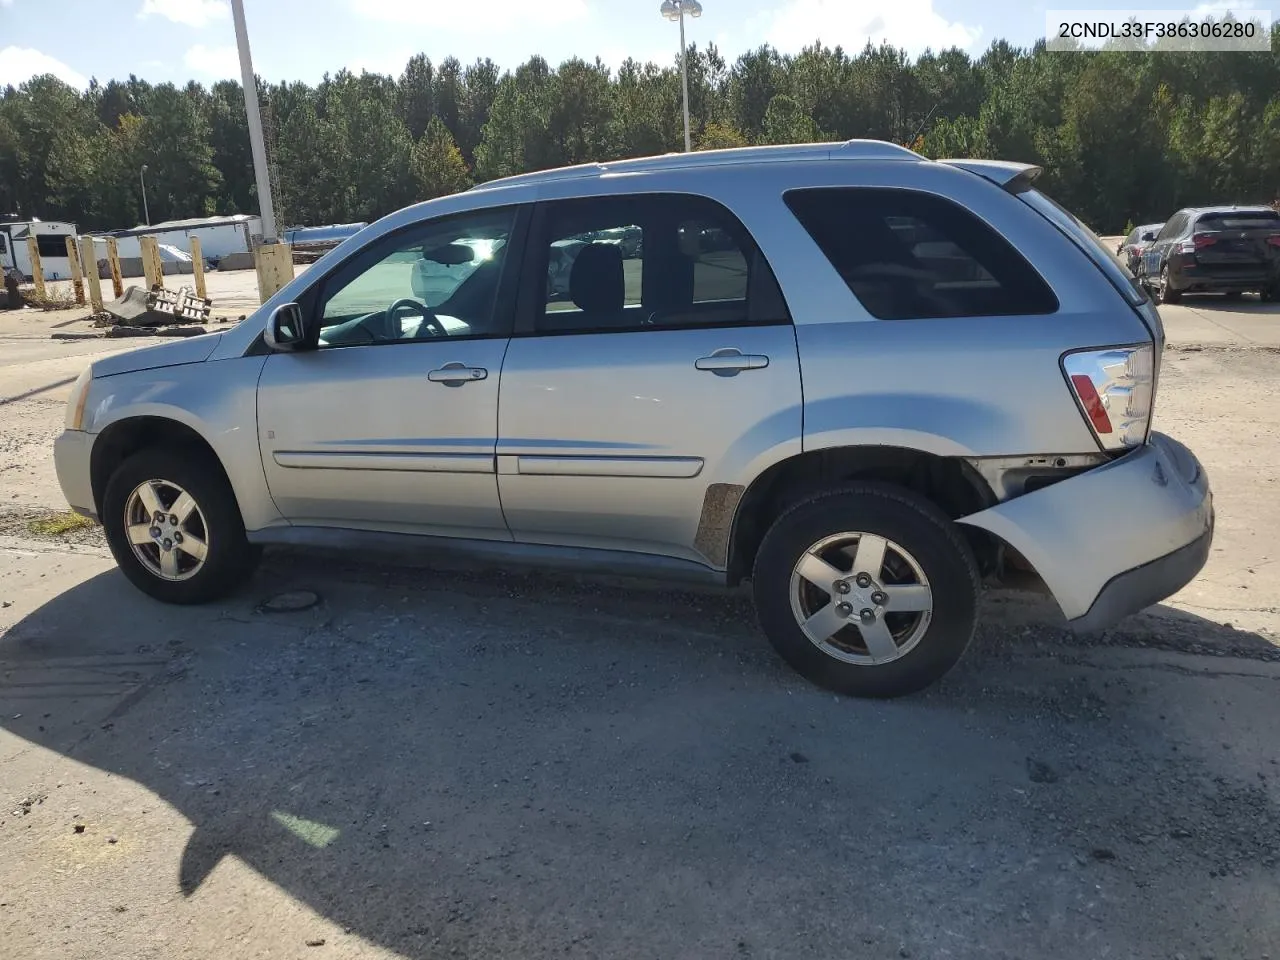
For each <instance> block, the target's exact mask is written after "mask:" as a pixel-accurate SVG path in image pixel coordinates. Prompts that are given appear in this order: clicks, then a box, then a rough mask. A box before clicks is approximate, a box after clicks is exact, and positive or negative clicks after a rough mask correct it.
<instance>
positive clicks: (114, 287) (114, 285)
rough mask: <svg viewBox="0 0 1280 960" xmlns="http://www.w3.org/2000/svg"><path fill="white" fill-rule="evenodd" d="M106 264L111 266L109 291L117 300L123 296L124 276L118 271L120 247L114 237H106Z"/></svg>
mask: <svg viewBox="0 0 1280 960" xmlns="http://www.w3.org/2000/svg"><path fill="white" fill-rule="evenodd" d="M107 266H108V267H110V268H111V292H112V293H113V294H115V298H116V299H117V300H119V299H120V298H121V297H123V296H124V277H123V276H122V275H121V271H120V247H119V246H118V245H117V244H116V238H115V237H107Z"/></svg>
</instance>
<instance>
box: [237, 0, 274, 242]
mask: <svg viewBox="0 0 1280 960" xmlns="http://www.w3.org/2000/svg"><path fill="white" fill-rule="evenodd" d="M231 19H232V20H234V21H235V27H236V49H237V50H238V51H239V53H240V80H241V82H242V83H243V84H244V109H245V113H246V114H248V117H249V146H250V148H251V149H252V150H253V176H254V179H255V180H256V181H257V183H258V207H259V211H260V212H261V214H262V242H263V243H274V242H275V240H276V212H275V207H274V206H273V205H272V203H271V179H270V177H268V175H267V146H266V142H265V141H264V139H263V136H262V114H261V113H260V112H259V111H258V84H257V81H256V80H255V79H254V75H253V59H252V58H251V57H250V56H249V31H248V29H247V28H246V27H245V23H244V0H231Z"/></svg>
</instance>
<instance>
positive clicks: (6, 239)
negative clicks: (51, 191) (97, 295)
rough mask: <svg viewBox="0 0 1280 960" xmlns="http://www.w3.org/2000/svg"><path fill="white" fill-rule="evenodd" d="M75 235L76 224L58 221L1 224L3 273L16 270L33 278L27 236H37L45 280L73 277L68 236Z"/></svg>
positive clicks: (1, 269)
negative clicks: (68, 250)
mask: <svg viewBox="0 0 1280 960" xmlns="http://www.w3.org/2000/svg"><path fill="white" fill-rule="evenodd" d="M75 236H76V225H75V224H74V223H63V222H61V221H58V220H26V221H19V222H16V223H0V272H3V271H7V270H16V271H17V272H18V273H20V274H21V275H22V278H23V279H24V280H31V279H33V275H32V269H31V254H30V253H29V252H28V250H27V238H28V237H35V238H36V249H37V250H39V251H40V266H41V268H42V269H43V272H44V278H45V279H46V280H70V279H71V261H70V260H68V259H67V237H72V238H74V237H75Z"/></svg>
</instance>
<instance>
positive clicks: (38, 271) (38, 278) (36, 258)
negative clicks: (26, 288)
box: [27, 237, 45, 300]
mask: <svg viewBox="0 0 1280 960" xmlns="http://www.w3.org/2000/svg"><path fill="white" fill-rule="evenodd" d="M27 253H28V254H30V256H31V282H32V283H34V284H35V286H36V299H37V300H43V299H44V298H45V292H44V264H43V263H41V262H40V245H39V244H37V243H36V238H35V237H27Z"/></svg>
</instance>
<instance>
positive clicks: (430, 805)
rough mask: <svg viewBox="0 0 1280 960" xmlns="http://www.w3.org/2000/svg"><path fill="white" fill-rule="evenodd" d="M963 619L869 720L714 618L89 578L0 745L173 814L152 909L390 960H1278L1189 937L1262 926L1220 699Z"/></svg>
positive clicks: (465, 587)
mask: <svg viewBox="0 0 1280 960" xmlns="http://www.w3.org/2000/svg"><path fill="white" fill-rule="evenodd" d="M303 589H305V590H313V591H315V592H316V593H317V594H318V596H319V603H317V604H316V605H315V606H313V607H311V608H309V609H305V610H300V611H297V612H292V613H269V612H264V609H263V608H262V607H261V606H260V603H261V601H262V600H264V599H265V598H267V597H269V596H271V595H273V594H276V593H279V592H281V591H290V590H303ZM988 606H989V608H991V610H992V613H993V616H992V618H991V620H992V625H991V626H989V627H987V628H984V630H983V631H981V633H980V634H979V636H978V638H977V641H976V642H975V644H974V648H973V649H972V651H971V653H970V655H969V656H968V657H967V658H966V660H965V661H964V662H963V663H962V664H961V666H960V667H959V668H957V669H956V670H955V671H953V673H952V674H951V675H949V676H948V678H946V680H944V682H943V683H941V684H940V685H938V686H937V687H936V688H934V689H932V690H930V691H928V692H926V693H924V694H921V695H918V696H916V697H912V698H907V699H904V700H900V701H894V702H884V703H871V702H861V701H853V700H847V699H841V698H836V697H833V696H831V695H830V694H827V693H823V692H821V691H818V690H816V689H813V688H812V687H810V686H808V685H807V684H805V683H804V682H803V681H801V680H799V679H798V678H796V677H795V676H794V675H792V674H791V673H790V672H789V671H788V670H787V669H786V668H785V667H784V666H782V665H781V664H780V663H779V662H778V661H777V660H776V658H775V657H774V656H773V654H772V653H771V652H770V651H769V649H768V648H767V645H766V644H765V642H764V640H763V639H762V638H761V637H760V636H759V635H758V634H757V633H756V630H755V627H754V623H753V616H752V613H751V611H750V609H749V606H748V605H747V604H746V603H745V602H744V600H743V598H742V597H741V596H735V595H722V594H713V593H698V594H691V593H678V592H671V591H669V590H665V589H659V588H658V587H656V586H651V585H638V584H625V583H623V582H621V581H619V582H618V583H611V582H605V581H585V580H579V579H576V578H567V577H553V576H544V575H536V574H529V575H503V574H496V573H493V572H492V571H488V572H486V571H481V570H467V569H465V568H464V569H458V570H449V571H440V570H435V571H432V570H427V569H403V568H397V569H383V568H378V567H356V566H354V565H345V564H342V563H340V562H337V561H332V560H324V561H318V560H314V559H313V560H302V559H300V558H298V557H296V556H293V555H290V554H276V555H269V557H268V561H267V563H266V564H265V565H264V567H263V569H262V571H261V572H260V573H259V575H258V576H257V577H256V578H255V580H254V582H253V583H252V584H251V586H250V587H249V588H248V589H247V590H246V591H245V592H244V593H243V594H242V595H241V596H238V597H236V598H234V599H232V600H230V601H227V602H225V603H222V604H217V605H214V606H211V607H207V608H202V609H200V610H198V611H193V610H189V609H176V608H165V607H160V606H158V605H156V604H154V603H152V602H151V601H149V600H146V599H145V598H143V597H141V596H140V595H138V594H136V592H135V591H133V590H131V589H129V588H128V587H127V586H126V584H125V582H124V580H123V579H122V578H121V577H120V575H119V574H118V573H116V572H115V571H112V572H109V573H104V574H101V575H99V576H96V577H93V578H91V579H89V580H87V581H85V582H83V583H81V584H79V585H78V586H76V587H74V588H72V589H70V590H68V591H66V592H65V593H63V594H61V595H60V596H58V597H56V598H54V599H52V600H50V601H49V602H48V603H47V604H45V605H44V606H42V607H40V608H39V609H37V610H35V611H33V612H32V613H31V614H30V615H28V616H27V617H25V618H24V619H23V620H22V621H20V622H19V623H18V624H17V625H15V626H14V628H12V629H11V630H10V631H9V632H8V633H7V635H6V636H4V637H3V638H0V667H2V668H3V669H0V680H2V682H0V711H2V712H0V717H3V721H2V722H0V725H2V726H3V727H4V728H6V729H7V730H9V731H10V732H11V733H13V734H15V735H17V736H19V737H22V738H24V739H26V740H28V741H30V742H33V743H37V744H39V745H40V746H43V747H46V748H48V749H50V750H53V751H56V752H58V753H60V754H63V755H65V756H67V757H70V758H72V759H73V760H75V761H77V762H78V763H81V764H87V765H89V766H92V767H94V768H97V769H99V770H103V771H108V772H110V773H112V774H115V775H118V776H120V777H125V778H128V779H129V780H131V781H134V782H136V783H138V784H141V785H142V786H144V787H145V788H146V789H147V790H149V791H151V792H152V793H154V794H155V795H156V796H158V797H160V798H162V799H163V800H164V801H166V802H167V803H169V804H171V805H172V806H173V807H174V808H176V809H177V810H179V811H180V812H181V813H182V814H183V815H184V816H185V817H186V818H187V819H188V820H189V821H190V822H191V823H192V824H193V825H194V829H193V831H192V833H191V836H190V838H189V839H188V841H187V843H186V848H185V850H184V852H183V854H182V857H181V862H180V864H177V865H175V883H176V885H177V886H178V887H179V888H180V889H181V890H182V892H183V893H184V894H186V895H192V894H195V893H196V892H197V891H198V890H199V888H200V886H201V884H202V883H203V882H204V881H205V880H206V878H208V876H209V875H210V873H211V871H212V870H213V869H214V868H215V867H216V866H217V864H218V863H219V862H220V861H221V860H222V859H223V858H224V857H227V856H235V857H238V858H240V859H241V860H242V861H244V862H245V863H247V864H249V865H250V866H251V867H252V868H253V869H255V870H257V871H258V872H259V873H261V874H262V875H263V876H265V877H266V878H268V879H269V880H270V881H271V882H273V883H274V884H276V885H277V886H279V887H280V888H281V889H283V890H285V891H286V892H287V893H289V894H290V895H291V896H293V897H295V898H297V899H298V900H299V901H301V902H303V903H305V904H307V905H309V906H310V907H311V908H312V909H314V910H316V911H318V912H319V913H321V914H322V915H324V916H326V917H328V918H330V919H332V920H333V921H334V922H336V923H337V924H339V925H341V926H343V927H346V928H350V929H351V931H352V932H353V933H355V934H358V935H360V936H362V937H364V938H366V939H367V940H369V941H371V942H373V943H376V944H380V945H382V946H385V947H387V948H389V949H391V950H393V951H395V952H397V953H398V954H400V955H402V956H405V957H410V958H424V960H425V958H434V957H437V956H441V955H446V954H449V953H450V952H454V953H457V954H461V955H468V956H472V955H475V956H479V955H485V956H491V957H513V958H514V957H521V958H532V957H550V956H556V957H564V956H584V957H585V956H601V957H610V956H653V957H664V958H669V957H730V956H732V957H744V956H765V955H786V956H815V957H830V956H836V955H841V956H846V955H859V956H885V957H889V956H908V955H914V956H939V957H941V956H947V957H974V958H977V957H982V958H984V960H987V958H999V957H1008V958H1013V957H1027V956H1036V957H1040V958H1057V957H1062V958H1068V957H1070V958H1078V957H1080V956H1086V955H1087V956H1102V955H1106V954H1108V953H1109V954H1111V955H1117V956H1129V957H1147V956H1152V957H1155V956H1162V957H1163V956H1172V955H1173V954H1174V952H1176V951H1182V952H1185V953H1187V954H1188V955H1195V956H1200V955H1202V953H1205V952H1210V951H1213V952H1216V953H1217V955H1219V956H1242V957H1244V956H1257V955H1260V953H1261V952H1262V951H1265V950H1267V949H1268V948H1269V947H1270V945H1271V944H1273V943H1275V942H1277V941H1276V938H1277V937H1278V936H1280V912H1278V911H1275V910H1274V909H1270V908H1268V909H1267V910H1266V911H1264V912H1262V913H1261V914H1260V915H1259V916H1258V917H1254V918H1251V922H1250V923H1248V924H1240V923H1234V922H1231V918H1230V917H1227V916H1224V915H1223V913H1222V912H1221V910H1220V904H1221V902H1222V900H1223V898H1224V897H1230V896H1232V895H1233V891H1234V892H1235V893H1236V894H1240V893H1241V891H1243V892H1244V893H1250V894H1251V895H1253V896H1255V899H1254V900H1253V901H1252V902H1254V903H1256V904H1258V905H1259V906H1261V905H1262V904H1263V903H1264V902H1267V903H1270V904H1271V905H1272V906H1274V905H1275V903H1276V900H1275V899H1274V896H1275V887H1274V879H1273V874H1274V870H1273V868H1274V865H1275V862H1276V857H1277V856H1280V809H1277V807H1276V803H1275V800H1274V798H1273V796H1272V795H1271V793H1270V792H1269V791H1268V785H1267V784H1265V783H1262V782H1261V781H1260V779H1259V778H1258V777H1257V776H1255V775H1254V773H1253V771H1252V770H1251V769H1250V770H1246V769H1244V767H1242V766H1241V764H1242V763H1243V762H1244V761H1243V760H1241V758H1239V757H1232V758H1230V760H1229V761H1228V760H1227V759H1224V758H1223V757H1221V756H1220V754H1221V753H1222V751H1221V749H1220V748H1219V747H1218V744H1216V743H1214V744H1210V745H1207V746H1212V747H1214V748H1215V750H1214V751H1210V750H1208V749H1207V746H1206V745H1205V744H1204V743H1203V742H1202V741H1201V739H1198V734H1197V730H1198V729H1199V725H1200V722H1201V719H1202V718H1201V716H1200V711H1201V709H1202V708H1203V709H1212V710H1214V711H1215V712H1216V711H1218V710H1219V707H1220V704H1219V703H1218V701H1216V700H1213V697H1216V696H1217V692H1216V691H1215V692H1213V693H1212V694H1211V693H1210V692H1209V691H1207V690H1206V689H1205V688H1206V687H1207V686H1211V685H1212V684H1213V683H1215V682H1216V681H1212V680H1209V679H1206V678H1203V677H1199V678H1198V677H1197V676H1195V675H1193V674H1192V673H1191V672H1190V671H1185V670H1184V671H1181V672H1179V671H1170V670H1164V669H1158V668H1151V669H1146V668H1142V669H1136V668H1135V669H1131V670H1119V669H1116V670H1109V669H1106V668H1105V667H1100V666H1099V662H1100V661H1101V660H1102V659H1104V658H1102V657H1095V654H1099V653H1101V651H1098V650H1096V649H1095V648H1094V647H1093V646H1091V645H1089V644H1081V643H1078V642H1077V641H1072V640H1069V639H1068V638H1067V636H1066V635H1065V634H1064V633H1062V632H1061V631H1059V630H1058V629H1057V628H1055V627H1053V626H1051V625H1045V623H1044V615H1043V613H1042V612H1041V613H1037V612H1036V611H1037V609H1038V608H1037V607H1036V605H1035V604H1034V603H1031V604H1029V605H1028V604H1025V603H1022V602H1021V601H1013V600H1010V599H1008V598H1006V597H1003V596H1001V595H999V594H996V595H993V596H992V597H991V598H989V601H988ZM1186 623H1187V624H1188V625H1187V627H1186V629H1187V630H1189V631H1191V632H1192V633H1194V634H1195V636H1197V637H1198V638H1199V639H1198V640H1197V641H1196V642H1197V643H1199V644H1201V645H1203V646H1204V647H1206V648H1212V647H1220V648H1222V649H1229V650H1230V651H1232V652H1234V653H1237V654H1239V655H1241V656H1245V657H1251V658H1253V659H1260V658H1264V657H1268V656H1273V655H1274V653H1275V648H1274V647H1273V646H1272V645H1271V644H1270V643H1268V642H1267V641H1266V640H1265V639H1264V638H1261V637H1257V636H1255V635H1253V634H1248V633H1243V632H1240V631H1225V630H1223V628H1219V627H1217V626H1216V625H1212V624H1208V623H1207V622H1205V621H1197V620H1195V618H1192V620H1191V621H1186ZM1134 629H1146V628H1143V627H1138V628H1134ZM1179 629H1182V628H1179ZM1160 630H1161V631H1163V630H1164V628H1160ZM1125 636H1126V635H1125V634H1124V632H1123V631H1121V632H1120V633H1119V634H1117V635H1113V636H1112V637H1111V638H1110V639H1107V638H1103V640H1102V641H1099V643H1101V644H1103V645H1105V644H1107V643H1113V644H1127V645H1129V646H1136V645H1137V644H1136V642H1135V641H1133V638H1129V640H1126V639H1125ZM1153 638H1154V639H1153V641H1152V645H1156V646H1158V645H1160V643H1159V642H1158V641H1159V640H1160V638H1164V639H1168V638H1166V637H1165V634H1164V633H1163V632H1161V633H1160V636H1159V637H1155V635H1154V634H1153ZM1177 642H1179V641H1177V640H1176V638H1174V639H1168V643H1169V644H1170V645H1173V646H1175V647H1176V644H1177ZM86 678H87V679H86ZM1241 682H1242V683H1252V682H1254V681H1247V680H1246V681H1241ZM1256 682H1258V683H1264V682H1268V683H1269V682H1270V681H1256ZM1269 690H1270V688H1268V690H1267V691H1266V692H1267V693H1268V694H1269ZM1211 701H1212V703H1211ZM1171 704H1172V705H1176V708H1177V709H1176V712H1175V710H1174V709H1173V707H1172V706H1171ZM18 713H21V714H22V715H23V716H22V718H14V717H15V714H18ZM1175 713H1176V715H1175ZM10 718H14V719H10ZM37 724H38V725H39V726H37ZM157 732H163V736H158V735H156V734H157ZM1215 751H1216V752H1215ZM1246 766H1247V764H1246ZM6 799H7V798H6ZM1227 877H1229V878H1230V879H1229V880H1224V879H1220V878H1227ZM1258 896H1266V897H1268V898H1270V899H1268V900H1266V901H1263V900H1259V899H1256V897H1258ZM152 922H154V920H153V921H152ZM850 945H853V946H852V947H851V946H850ZM300 946H301V945H300Z"/></svg>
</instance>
